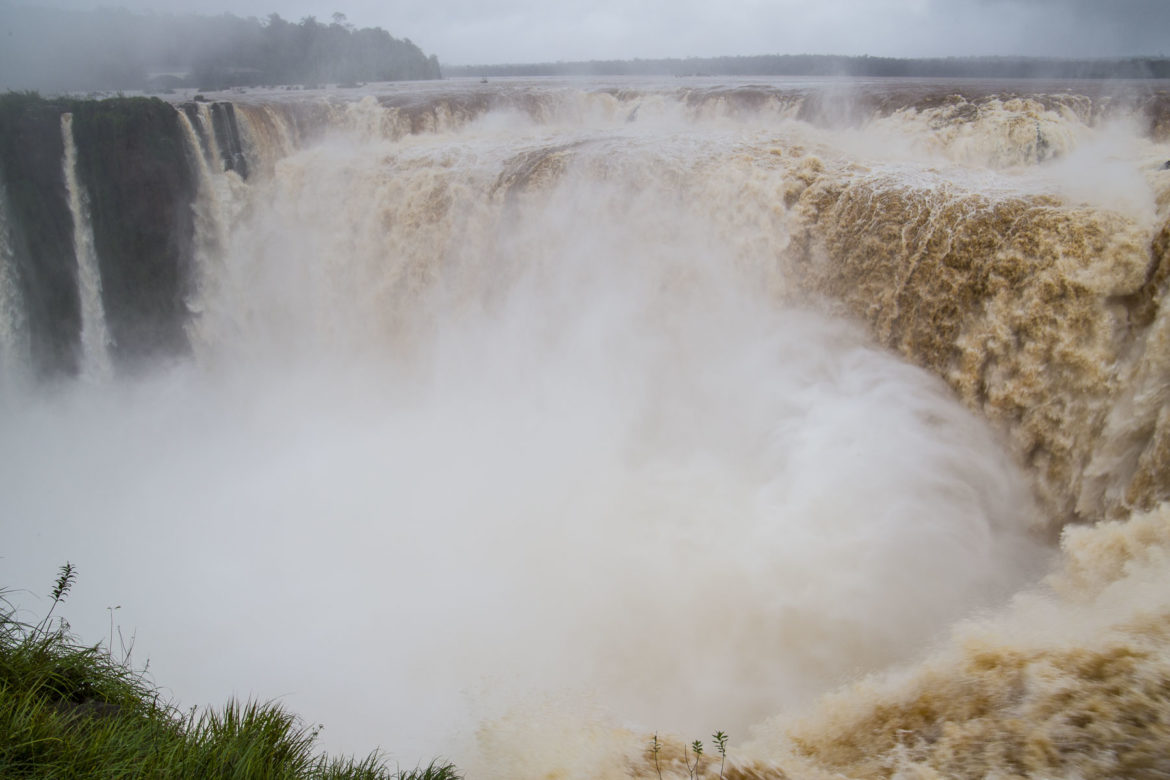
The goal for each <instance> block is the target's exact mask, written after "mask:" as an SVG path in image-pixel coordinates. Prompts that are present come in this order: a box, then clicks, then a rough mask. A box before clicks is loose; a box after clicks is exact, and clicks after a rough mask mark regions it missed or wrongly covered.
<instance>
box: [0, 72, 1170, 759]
mask: <svg viewBox="0 0 1170 780" xmlns="http://www.w3.org/2000/svg"><path fill="white" fill-rule="evenodd" d="M71 108H72V111H71V112H69V113H66V112H61V113H64V115H65V116H66V117H68V118H66V119H59V120H56V119H55V120H54V121H56V122H57V124H56V125H55V126H54V132H57V133H60V135H58V136H55V137H52V138H49V139H48V140H47V141H46V142H45V143H46V144H49V145H47V146H46V147H45V151H43V153H41V156H42V157H45V158H46V159H48V158H53V159H55V163H54V166H55V167H54V166H46V165H41V166H40V168H37V169H36V170H38V171H41V173H38V174H36V175H35V176H34V175H32V174H31V173H24V171H25V169H26V168H29V170H32V168H31V167H30V166H31V165H32V163H30V162H28V160H29V159H32V158H31V157H29V158H22V159H23V160H24V162H11V161H10V162H8V163H6V165H7V167H4V168H0V171H9V172H11V171H15V170H17V169H18V166H20V165H23V166H25V167H24V168H19V170H20V171H21V172H22V173H21V177H20V178H19V180H17V179H16V178H12V174H11V173H9V174H6V175H8V176H9V178H7V179H5V180H4V181H3V185H4V189H3V191H2V192H0V366H2V368H3V371H4V375H3V377H2V379H0V431H2V433H3V435H2V436H0V510H2V516H3V518H4V521H3V522H4V524H5V526H4V528H5V532H6V533H5V537H6V539H7V540H8V542H7V544H6V546H5V551H4V558H3V565H4V571H5V572H6V574H5V577H6V580H7V581H8V584H10V585H19V586H22V587H27V586H29V585H31V584H34V583H35V582H39V581H43V580H44V579H45V578H46V577H47V576H49V573H51V572H52V571H53V570H54V569H55V567H56V565H58V564H59V563H60V562H61V561H62V560H64V559H68V560H70V561H72V562H73V563H75V564H76V565H77V566H78V569H79V571H80V572H81V578H82V579H81V582H80V584H79V587H78V594H77V596H76V601H74V602H73V603H72V604H71V605H70V608H71V612H70V614H69V619H70V620H71V622H72V623H73V625H74V626H75V628H78V629H85V628H86V627H89V628H90V629H91V631H92V632H93V633H94V634H96V635H97V636H105V635H106V632H107V631H108V630H109V629H108V620H109V617H110V613H108V612H107V606H109V605H113V604H115V603H117V604H121V605H122V607H121V609H120V611H119V616H118V617H119V620H120V621H122V622H123V623H124V624H126V625H127V626H132V627H134V628H135V629H137V632H138V634H137V640H136V641H137V647H138V648H139V650H136V652H142V653H143V654H144V655H146V656H149V658H150V659H151V669H152V670H153V672H154V673H155V674H156V675H157V676H158V678H159V679H160V680H161V681H164V682H165V684H167V685H168V686H172V687H173V690H174V692H175V695H176V696H177V697H178V698H179V699H180V700H181V701H183V702H184V703H187V704H201V703H205V702H208V703H220V701H221V700H222V699H224V698H226V697H227V696H229V695H232V694H233V693H235V694H237V695H249V694H250V695H253V696H255V697H258V698H262V699H267V698H272V697H276V696H284V697H286V698H285V701H286V702H287V703H288V704H289V705H290V706H291V707H292V708H294V709H296V710H298V711H301V712H304V713H306V715H307V716H308V717H310V718H312V719H313V720H314V721H318V720H319V721H321V722H323V723H324V724H325V726H326V729H325V731H324V733H323V739H324V741H325V743H326V744H327V745H328V746H330V747H331V748H335V749H343V750H347V751H358V752H363V751H365V750H368V749H369V748H370V747H373V746H377V745H380V746H382V747H383V748H384V749H386V750H387V751H390V752H391V754H392V755H395V756H400V757H402V758H403V759H404V763H405V764H410V763H411V762H414V761H417V760H420V759H429V757H431V756H433V755H438V754H443V755H445V756H447V757H450V758H453V759H455V760H456V762H457V763H458V764H459V765H460V766H461V767H464V768H466V770H467V771H468V772H469V776H474V777H501V778H504V777H509V778H514V777H542V778H543V777H643V778H646V777H657V776H658V774H659V772H661V774H662V776H663V777H667V776H671V777H688V776H690V774H691V771H692V770H691V769H688V767H687V766H686V765H685V764H684V758H686V755H685V754H684V751H683V745H684V743H685V744H689V743H690V742H692V741H693V740H694V739H696V738H701V739H704V740H706V741H708V742H709V739H708V736H707V735H709V734H711V733H712V732H714V731H716V730H724V731H727V732H729V733H730V734H731V735H732V739H731V742H730V743H729V745H728V763H727V766H726V769H725V771H724V776H725V777H740V778H748V777H752V778H785V777H790V778H797V777H841V776H844V777H851V778H876V777H882V778H887V777H899V778H933V777H989V776H994V777H1079V778H1111V777H1134V778H1137V777H1151V778H1152V777H1161V776H1164V775H1165V774H1167V773H1170V763H1167V759H1166V758H1165V757H1164V755H1163V753H1164V752H1165V751H1164V746H1165V745H1166V744H1167V743H1168V742H1170V653H1168V652H1167V650H1168V644H1167V643H1168V642H1170V638H1168V637H1170V577H1168V576H1167V568H1166V567H1167V554H1168V552H1170V508H1168V506H1170V505H1167V504H1166V503H1165V502H1166V501H1167V499H1170V468H1167V467H1168V466H1170V462H1168V461H1170V419H1168V413H1167V411H1166V409H1167V408H1168V407H1167V400H1168V399H1170V351H1168V344H1167V340H1168V339H1170V313H1167V312H1163V311H1162V309H1161V304H1162V302H1163V297H1164V295H1165V292H1166V285H1167V276H1168V271H1167V267H1168V265H1170V170H1167V168H1166V166H1165V163H1166V161H1167V160H1168V159H1170V87H1167V86H1166V85H1165V84H1162V83H1161V82H1156V81H1154V82H1145V83H1117V82H1100V83H1098V82H1060V83H1040V82H1027V81H1013V82H1003V83H996V82H987V83H980V82H971V81H963V82H938V81H920V80H889V79H886V80H879V79H874V80H844V79H819V80H770V81H761V82H747V81H744V82H734V83H730V82H719V81H715V80H702V79H695V80H691V79H680V80H671V81H670V82H652V81H647V80H622V81H613V82H593V81H554V80H541V81H512V80H506V79H504V80H496V81H493V82H492V83H490V84H481V83H478V82H477V81H471V80H468V81H448V82H441V83H427V84H414V85H401V84H399V85H370V86H368V87H366V88H364V92H358V91H346V92H341V91H337V90H321V91H319V92H317V93H295V94H294V93H289V92H269V93H264V92H251V93H246V94H233V95H231V96H230V97H229V96H226V95H224V96H217V95H210V96H209V99H208V100H206V101H194V100H192V101H190V102H184V101H181V100H180V101H177V102H175V103H174V104H173V108H171V109H169V110H171V111H173V113H174V117H173V118H171V117H169V114H167V115H166V116H163V114H164V113H165V112H162V109H159V108H157V106H155V107H152V108H150V109H149V111H148V110H147V109H145V108H142V107H141V106H139V105H138V104H135V103H133V102H132V101H131V102H127V103H126V104H125V107H124V108H121V109H116V110H118V111H121V110H125V111H127V112H130V114H131V116H130V118H129V119H125V120H119V121H123V122H124V123H128V126H130V127H132V128H134V127H142V128H146V129H143V130H142V131H141V134H142V136H143V137H150V138H153V139H155V141H152V142H151V144H150V145H149V146H144V147H143V149H144V151H142V152H141V153H139V152H138V151H136V150H135V149H131V150H130V151H125V150H123V151H122V152H119V154H122V155H124V157H121V158H118V159H120V160H123V162H122V163H119V164H115V163H109V162H107V163H106V164H105V166H104V167H102V166H101V165H99V164H98V162H96V160H98V159H99V158H98V157H96V156H95V155H96V154H98V153H99V152H100V150H101V149H102V146H101V143H102V141H101V138H102V137H103V136H101V132H102V128H103V127H105V125H103V124H102V123H103V122H112V121H113V120H110V119H108V114H110V113H111V112H113V111H115V109H113V108H111V109H110V110H109V111H107V112H105V113H102V112H96V111H91V112H90V113H86V111H87V110H88V109H81V108H76V107H72V106H71ZM24 111H25V113H23V114H21V115H20V118H19V120H6V121H11V122H13V123H14V124H10V125H6V127H9V126H10V127H32V126H34V125H35V126H36V127H41V126H42V125H43V126H44V127H49V126H50V124H51V123H49V122H48V120H47V119H44V118H43V117H41V114H39V113H36V111H40V112H42V113H45V112H47V114H46V116H47V115H48V114H52V113H53V109H52V108H47V109H46V108H44V107H41V108H38V109H36V111H34V110H33V109H28V108H26V109H24ZM134 112H142V113H141V115H139V114H138V113H134ZM158 112H162V113H158ZM160 117H161V118H160ZM164 120H165V121H164ZM38 122H39V123H40V124H36V123H38ZM21 123H24V124H21ZM136 123H138V124H136ZM120 126H121V125H120ZM160 128H161V129H160ZM50 135H51V133H50ZM46 137H47V136H46ZM50 141H51V144H50V143H49V142H50ZM6 148H7V147H6ZM178 152H181V154H178ZM56 156H59V157H60V159H56ZM3 159H9V158H3ZM12 159H15V158H12ZM37 159H39V158H37ZM175 160H179V162H175ZM176 165H177V166H179V167H180V168H182V170H181V171H178V170H173V169H174V168H175V166H176ZM42 169H43V170H42ZM127 171H129V172H131V173H135V175H138V178H135V177H134V176H131V175H130V174H128V173H126V172H127ZM38 177H39V178H38ZM10 179H11V180H10ZM135 181H144V182H152V183H151V184H150V185H149V186H145V185H144V186H143V187H142V188H141V191H140V197H141V199H142V200H143V203H142V204H136V203H135V202H134V195H133V193H134V192H136V190H135V189H134V182H135ZM44 204H48V205H47V206H46V205H44ZM54 204H56V205H54ZM111 204H112V205H111ZM54 209H55V210H54ZM42 214H43V215H44V216H38V215H42ZM64 214H68V215H69V217H70V219H65V218H63V217H62V216H61V215H64ZM114 215H122V217H123V218H122V219H121V220H119V219H116V218H115V216H114ZM134 215H138V216H134ZM164 218H165V220H171V221H170V222H167V223H166V224H174V225H176V226H178V227H176V228H175V229H173V230H171V232H170V233H167V234H165V235H171V236H173V240H166V239H165V236H164V235H163V234H158V237H157V240H155V239H154V238H148V239H146V240H144V241H141V242H135V241H134V240H132V237H133V236H134V235H137V233H136V232H135V230H136V227H135V226H136V224H137V222H136V221H135V220H139V219H141V220H147V221H148V222H149V223H150V224H152V225H157V224H159V220H160V219H164ZM70 224H71V225H72V229H73V236H72V241H71V243H67V244H65V245H66V246H72V247H73V251H74V253H75V256H73V257H68V258H66V259H65V260H62V258H61V257H60V255H61V254H62V252H63V251H64V250H62V249H61V248H60V247H61V245H62V242H60V241H56V242H53V241H49V240H47V239H46V240H41V239H39V238H38V236H42V235H45V236H55V235H57V234H59V233H61V232H62V230H65V231H67V230H68V225H70ZM54 226H57V227H54ZM62 226H64V227H62ZM156 234H157V231H155V232H154V233H150V232H147V233H146V235H148V237H150V236H155V235H156ZM128 236H129V237H128ZM151 241H155V243H151ZM103 248H105V249H104V253H103ZM152 264H153V265H152ZM160 330H161V331H162V332H164V333H165V334H167V335H166V337H165V338H153V337H152V334H155V333H157V332H159V331H160ZM46 345H48V346H46ZM50 347H51V349H50ZM38 577H39V578H40V579H37V578H38ZM655 733H657V734H658V735H659V739H660V740H661V742H662V745H663V747H662V750H661V752H660V753H659V754H657V756H655V754H654V753H653V752H652V750H651V749H650V745H651V742H650V740H651V737H652V735H654V734H655ZM713 753H714V748H713V746H711V745H708V748H707V755H705V756H704V757H703V759H702V764H701V766H700V768H699V770H698V772H697V773H698V774H699V775H701V776H706V777H716V776H718V773H719V761H718V760H717V758H715V759H713V758H712V754H713ZM656 758H657V761H656V760H655V759H656ZM691 760H692V766H693V756H691Z"/></svg>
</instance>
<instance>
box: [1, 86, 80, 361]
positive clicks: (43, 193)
mask: <svg viewBox="0 0 1170 780" xmlns="http://www.w3.org/2000/svg"><path fill="white" fill-rule="evenodd" d="M61 113H62V110H61V108H60V106H58V105H55V104H52V103H48V102H46V101H43V100H40V99H39V98H36V97H35V96H32V95H22V94H17V93H8V94H7V95H4V96H2V97H0V184H2V185H3V194H4V196H5V197H4V198H3V199H2V202H0V208H3V209H4V211H5V214H6V215H7V219H6V220H5V222H6V224H7V226H8V236H7V239H8V252H9V253H10V255H11V258H12V262H13V265H14V269H13V270H14V274H13V275H14V276H15V281H16V285H17V287H18V290H19V296H20V299H21V300H22V302H23V304H24V318H23V319H24V321H25V324H26V329H27V340H28V351H29V360H30V362H31V363H32V365H33V368H34V370H35V371H36V373H38V374H41V375H48V374H55V373H66V374H70V373H73V372H74V371H76V370H77V367H78V360H79V355H78V349H79V345H80V334H81V305H80V303H79V298H78V292H77V262H76V260H75V259H74V255H73V222H72V218H71V217H70V214H69V205H68V203H69V201H68V197H67V195H66V193H65V176H64V173H63V171H62V167H61V160H62V157H63V154H64V145H63V143H62V139H61V129H60V128H61Z"/></svg>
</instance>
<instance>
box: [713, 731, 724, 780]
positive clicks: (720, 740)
mask: <svg viewBox="0 0 1170 780" xmlns="http://www.w3.org/2000/svg"><path fill="white" fill-rule="evenodd" d="M711 739H713V740H714V741H715V749H716V750H717V751H718V752H719V780H723V765H724V764H726V763H727V735H726V734H724V733H723V732H722V731H716V732H715V733H714V734H712V735H711Z"/></svg>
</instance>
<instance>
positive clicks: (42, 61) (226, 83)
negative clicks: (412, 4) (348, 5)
mask: <svg viewBox="0 0 1170 780" xmlns="http://www.w3.org/2000/svg"><path fill="white" fill-rule="evenodd" d="M0 29H2V30H4V31H6V32H7V35H6V37H5V45H4V46H0V90H5V89H35V90H40V91H42V92H65V91H69V92H87V91H94V90H141V89H158V90H165V89H166V88H169V87H177V86H188V87H196V88H199V89H219V88H224V87H233V86H250V85H260V84H263V85H276V84H306V83H312V84H322V83H346V82H357V81H398V80H409V79H435V78H439V77H440V72H439V62H438V60H437V59H436V58H435V57H434V56H433V55H432V56H430V57H428V56H426V55H425V54H424V53H423V52H422V50H421V49H419V47H418V46H416V45H415V44H414V43H413V42H412V41H411V40H410V39H409V38H406V39H399V38H395V37H393V36H391V35H390V33H388V32H387V31H385V30H383V29H381V28H380V27H367V28H361V29H359V28H356V27H354V26H353V25H351V24H349V23H348V21H347V20H346V17H345V15H344V14H340V13H336V14H333V17H332V21H331V22H329V23H322V22H319V21H317V19H316V18H315V17H312V16H306V17H305V18H303V19H301V20H300V21H299V22H290V21H286V20H285V19H282V18H281V17H280V16H279V15H278V14H270V15H269V16H268V17H267V18H265V19H257V18H255V17H248V18H241V17H238V16H233V15H231V14H223V15H220V16H200V15H195V14H164V13H135V12H131V11H127V10H125V9H113V8H101V9H97V10H92V11H82V10H67V9H61V8H36V7H29V6H25V5H16V4H11V5H9V4H6V3H3V2H0Z"/></svg>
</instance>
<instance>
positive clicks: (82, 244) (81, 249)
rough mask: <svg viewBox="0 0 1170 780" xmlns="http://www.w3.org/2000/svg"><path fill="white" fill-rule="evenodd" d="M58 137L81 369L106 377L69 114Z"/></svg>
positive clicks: (103, 334) (106, 351)
mask: <svg viewBox="0 0 1170 780" xmlns="http://www.w3.org/2000/svg"><path fill="white" fill-rule="evenodd" d="M61 137H62V142H63V144H64V147H65V160H64V163H63V164H64V172H65V189H66V191H67V192H68V193H69V213H70V215H71V216H72V217H73V252H74V254H75V255H76V257H77V289H78V292H79V294H80V295H79V297H80V299H81V372H82V374H83V375H84V376H85V377H86V378H88V379H92V380H96V381H100V380H102V379H105V378H107V377H109V375H110V373H111V371H112V368H111V365H110V334H109V330H108V329H107V327H106V312H105V307H104V306H103V305H102V276H101V268H100V267H99V266H98V257H97V252H96V251H95V250H94V243H93V227H92V225H91V223H90V215H89V201H88V198H87V196H86V194H85V190H84V189H83V188H82V185H81V182H80V181H79V180H78V178H77V144H76V143H74V140H73V115H72V114H62V115H61Z"/></svg>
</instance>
